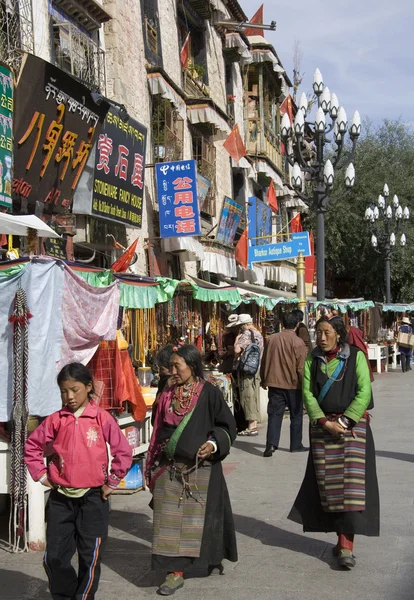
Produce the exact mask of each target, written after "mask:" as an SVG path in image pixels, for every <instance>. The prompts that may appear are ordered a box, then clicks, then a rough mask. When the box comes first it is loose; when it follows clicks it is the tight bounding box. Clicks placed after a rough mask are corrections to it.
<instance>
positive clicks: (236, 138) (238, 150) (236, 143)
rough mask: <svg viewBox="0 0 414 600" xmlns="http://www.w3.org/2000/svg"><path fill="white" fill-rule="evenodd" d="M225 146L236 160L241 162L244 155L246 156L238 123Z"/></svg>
mask: <svg viewBox="0 0 414 600" xmlns="http://www.w3.org/2000/svg"><path fill="white" fill-rule="evenodd" d="M223 148H225V149H226V150H227V152H228V153H229V154H230V156H231V157H232V158H233V159H234V160H235V161H236V162H239V160H240V159H241V158H243V156H246V148H245V147H244V143H243V140H242V137H241V135H240V130H239V126H238V125H235V126H234V127H233V129H232V130H231V133H230V135H229V137H228V138H227V140H226V141H225V142H224V144H223Z"/></svg>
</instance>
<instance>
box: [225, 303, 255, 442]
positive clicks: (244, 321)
mask: <svg viewBox="0 0 414 600" xmlns="http://www.w3.org/2000/svg"><path fill="white" fill-rule="evenodd" d="M227 327H238V328H239V330H238V335H237V337H236V340H235V342H234V356H235V358H236V359H237V358H240V357H241V356H242V355H243V353H244V352H246V350H247V348H248V347H249V345H250V344H257V345H258V346H259V348H260V360H261V359H262V357H263V350H264V343H263V336H262V334H261V333H259V331H258V330H257V329H256V327H255V326H254V325H253V319H252V318H251V316H250V315H247V314H243V315H239V318H238V319H237V321H231V322H229V324H228V325H227ZM236 380H237V388H238V392H239V399H240V404H241V407H242V409H243V411H244V416H245V418H246V421H247V422H248V427H247V429H245V430H244V431H241V432H240V433H239V435H240V436H257V435H258V431H257V421H258V420H259V419H260V361H259V362H258V365H257V371H256V373H255V374H254V375H249V374H247V373H243V372H241V371H240V369H238V370H237V375H236Z"/></svg>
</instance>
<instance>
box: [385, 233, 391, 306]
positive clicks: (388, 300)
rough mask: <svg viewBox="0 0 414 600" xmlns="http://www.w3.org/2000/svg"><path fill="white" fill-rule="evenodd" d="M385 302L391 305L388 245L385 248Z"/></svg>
mask: <svg viewBox="0 0 414 600" xmlns="http://www.w3.org/2000/svg"><path fill="white" fill-rule="evenodd" d="M385 302H386V303H387V304H391V253H390V245H389V243H388V244H386V246H385Z"/></svg>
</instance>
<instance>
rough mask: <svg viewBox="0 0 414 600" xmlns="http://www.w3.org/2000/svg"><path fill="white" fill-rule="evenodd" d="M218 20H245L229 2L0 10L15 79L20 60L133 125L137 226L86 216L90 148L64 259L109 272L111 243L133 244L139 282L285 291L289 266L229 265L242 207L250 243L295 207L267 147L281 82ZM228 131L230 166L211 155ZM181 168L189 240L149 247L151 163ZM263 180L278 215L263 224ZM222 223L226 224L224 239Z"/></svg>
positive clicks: (153, 196)
mask: <svg viewBox="0 0 414 600" xmlns="http://www.w3.org/2000/svg"><path fill="white" fill-rule="evenodd" d="M35 8H36V10H34V9H35ZM226 21H227V22H228V21H231V22H237V23H246V22H248V16H247V15H246V14H245V13H244V12H243V10H242V8H241V7H240V5H239V3H238V2H237V1H236V0H203V1H200V0H179V1H176V0H162V1H161V0H140V1H137V0H103V1H100V0H76V1H75V0H37V1H36V7H34V4H33V6H32V2H31V0H19V2H17V1H15V0H0V25H1V31H0V59H1V60H2V61H3V62H5V63H6V64H9V65H10V66H12V67H13V68H14V69H15V71H16V73H17V72H18V69H19V66H20V63H21V60H22V55H23V54H22V53H24V52H28V53H33V54H35V55H36V56H38V57H40V58H41V59H43V60H44V61H47V62H50V63H52V64H54V65H56V66H57V67H58V68H59V69H61V70H63V71H64V72H66V73H69V74H70V75H71V76H72V77H73V78H74V79H75V80H76V81H77V82H79V83H81V84H82V85H84V86H85V90H93V91H94V94H99V95H100V97H104V98H106V99H108V100H109V101H111V102H113V103H114V110H115V108H116V106H118V105H121V106H124V107H125V109H126V111H127V113H128V115H129V117H130V122H129V123H130V124H131V123H135V122H138V123H139V124H141V125H142V126H144V127H145V128H146V149H145V157H144V161H145V177H143V186H142V199H141V200H140V201H142V207H141V209H142V220H141V222H140V223H139V225H140V226H139V227H136V226H132V223H128V222H126V221H125V219H124V220H122V219H117V218H116V215H115V216H112V215H111V217H110V218H102V215H99V216H97V215H96V214H94V213H93V211H91V210H90V206H91V202H92V196H93V188H94V181H96V156H97V155H96V152H97V151H99V148H100V146H98V149H97V145H98V141H99V140H97V141H95V147H94V149H93V151H91V154H90V156H89V159H88V162H87V163H86V165H85V168H84V171H83V174H82V177H81V178H80V180H79V183H78V186H77V189H76V191H75V194H74V201H73V205H72V208H71V211H72V213H73V214H75V215H76V229H74V232H76V235H74V237H73V239H72V242H73V250H72V253H73V258H74V259H75V260H78V261H85V262H88V261H89V262H90V263H91V264H94V265H96V266H100V267H105V268H109V267H110V265H111V263H112V262H113V261H114V260H115V259H116V258H117V257H118V256H119V254H120V253H121V252H122V250H119V249H117V248H116V247H115V246H114V239H115V240H116V241H117V242H118V244H120V245H121V246H127V245H128V244H130V243H132V241H134V240H135V239H136V238H137V237H138V238H139V242H138V245H137V249H136V254H137V260H136V262H135V263H134V264H133V265H132V266H131V270H132V271H134V272H135V273H136V274H139V275H143V276H151V277H156V276H169V277H174V278H177V279H184V278H186V277H188V276H192V277H199V278H203V279H207V280H209V281H211V282H212V283H216V284H217V283H219V281H220V280H223V279H224V278H230V279H236V280H238V281H240V282H243V281H244V282H246V281H247V282H250V283H251V284H261V285H263V284H265V283H267V285H270V286H272V287H279V288H281V289H288V290H289V289H292V288H294V287H295V285H296V269H295V265H294V262H293V261H292V262H290V261H289V262H285V263H281V262H278V263H268V264H266V265H256V266H255V267H254V268H253V269H243V268H241V267H240V266H238V265H237V263H236V261H235V258H234V248H235V244H236V242H237V240H238V239H239V237H240V235H241V234H242V232H243V230H244V228H245V227H246V224H247V223H248V222H249V220H250V219H249V211H252V210H255V211H256V219H257V223H256V225H257V227H256V230H255V232H256V233H261V234H262V235H256V234H255V235H253V234H252V232H249V235H250V237H252V238H255V237H257V238H258V242H257V243H261V242H260V240H264V241H270V240H269V237H266V236H269V228H270V234H272V233H273V234H275V233H278V232H282V231H284V232H286V231H287V229H286V228H287V225H288V223H289V221H290V220H291V218H292V217H293V216H294V214H295V213H296V212H297V211H298V210H301V209H302V208H304V205H303V203H302V202H301V200H300V199H299V198H297V197H296V196H295V194H294V191H293V189H292V187H291V186H290V174H289V169H288V167H287V161H285V158H284V155H283V152H282V144H281V139H280V118H281V116H280V115H281V106H282V104H283V101H284V100H285V98H286V97H287V96H288V95H289V89H290V87H291V82H290V80H289V77H288V76H287V74H286V72H285V70H284V68H283V65H282V63H281V61H280V59H279V56H278V54H277V52H276V50H275V49H274V48H273V46H272V45H271V44H269V43H268V42H267V41H266V39H265V38H264V37H263V36H262V35H254V36H246V35H245V32H244V31H245V30H244V28H235V27H231V26H228V25H227V24H226ZM258 33H261V32H260V31H259V32H258ZM183 48H184V53H185V54H186V57H185V60H183V54H182V50H183ZM17 93H18V91H17ZM236 124H237V125H238V130H239V132H240V135H241V138H242V139H243V142H244V144H245V148H246V155H245V156H243V157H241V158H240V160H238V161H236V160H234V158H232V157H231V156H230V154H229V152H228V151H227V150H226V148H225V147H224V143H225V141H226V140H227V139H228V137H229V135H230V134H231V132H232V130H233V128H234V126H235V125H236ZM119 126H120V127H121V126H122V124H121V122H120V121H119ZM99 139H101V138H100V137H99ZM187 159H194V160H195V161H196V164H197V172H198V175H199V179H200V180H199V186H200V187H199V206H200V211H201V233H202V235H201V236H198V237H175V238H167V239H161V238H160V228H159V206H158V200H157V188H156V178H155V170H156V169H155V167H156V165H157V163H160V162H170V161H178V160H187ZM272 181H273V185H274V187H275V191H276V195H277V199H278V204H279V209H278V212H277V213H276V214H271V215H270V214H269V210H268V206H267V193H268V189H269V186H270V184H271V182H272ZM201 190H202V191H201ZM252 199H256V200H254V201H253V200H252ZM252 203H254V208H252ZM19 206H20V205H19ZM20 210H22V209H21V208H20ZM228 214H232V215H235V216H236V217H237V225H234V227H233V228H232V231H231V232H229V231H227V232H226V231H225V230H226V227H227V226H226V223H228V222H229V221H226V219H225V216H226V215H228ZM236 217H235V218H236ZM264 220H265V221H266V226H265V224H264ZM262 221H263V222H262Z"/></svg>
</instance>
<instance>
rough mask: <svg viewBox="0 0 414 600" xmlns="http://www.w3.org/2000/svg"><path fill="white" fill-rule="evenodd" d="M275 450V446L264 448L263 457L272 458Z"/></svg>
mask: <svg viewBox="0 0 414 600" xmlns="http://www.w3.org/2000/svg"><path fill="white" fill-rule="evenodd" d="M275 450H277V448H276V446H266V448H265V451H264V452H263V456H265V457H268V456H272V455H273V452H274V451H275Z"/></svg>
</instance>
